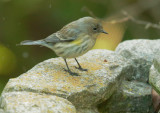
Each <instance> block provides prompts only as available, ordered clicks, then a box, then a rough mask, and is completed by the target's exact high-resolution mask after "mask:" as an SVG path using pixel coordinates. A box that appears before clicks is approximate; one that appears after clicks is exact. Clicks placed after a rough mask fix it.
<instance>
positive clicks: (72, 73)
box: [64, 69, 79, 76]
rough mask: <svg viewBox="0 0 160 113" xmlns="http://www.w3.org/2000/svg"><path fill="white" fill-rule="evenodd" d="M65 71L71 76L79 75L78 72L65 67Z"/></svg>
mask: <svg viewBox="0 0 160 113" xmlns="http://www.w3.org/2000/svg"><path fill="white" fill-rule="evenodd" d="M64 70H65V71H66V72H68V73H69V74H70V75H72V76H79V74H78V73H74V72H72V71H70V70H66V69H64Z"/></svg>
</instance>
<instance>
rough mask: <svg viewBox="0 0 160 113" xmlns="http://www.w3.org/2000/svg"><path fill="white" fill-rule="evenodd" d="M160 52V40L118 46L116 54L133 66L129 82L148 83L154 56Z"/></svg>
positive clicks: (124, 43) (130, 41) (132, 42)
mask: <svg viewBox="0 0 160 113" xmlns="http://www.w3.org/2000/svg"><path fill="white" fill-rule="evenodd" d="M159 51H160V40H143V39H139V40H129V41H124V42H122V43H120V44H119V45H118V47H117V48H116V52H117V53H118V54H120V55H122V56H123V57H124V58H126V59H127V60H128V63H129V64H131V65H132V68H131V69H130V75H129V76H128V75H127V76H126V79H128V80H138V81H142V82H146V81H147V80H148V75H149V69H150V67H151V65H152V61H153V58H154V56H155V55H156V54H157V53H158V52H159Z"/></svg>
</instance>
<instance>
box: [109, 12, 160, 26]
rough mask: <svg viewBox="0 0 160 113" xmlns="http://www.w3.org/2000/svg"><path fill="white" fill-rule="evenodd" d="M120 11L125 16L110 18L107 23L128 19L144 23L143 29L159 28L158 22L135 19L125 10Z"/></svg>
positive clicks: (121, 21)
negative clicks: (117, 18) (116, 18)
mask: <svg viewBox="0 0 160 113" xmlns="http://www.w3.org/2000/svg"><path fill="white" fill-rule="evenodd" d="M122 13H123V15H124V16H125V17H123V18H122V19H119V20H112V21H110V22H109V23H112V24H115V23H123V22H126V21H129V20H130V21H132V22H134V23H136V24H140V25H144V26H145V29H148V28H156V29H160V25H159V24H154V23H151V22H147V21H142V20H137V19H135V18H134V17H133V16H131V15H129V14H128V13H127V12H126V11H123V12H122Z"/></svg>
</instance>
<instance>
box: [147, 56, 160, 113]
mask: <svg viewBox="0 0 160 113" xmlns="http://www.w3.org/2000/svg"><path fill="white" fill-rule="evenodd" d="M159 55H160V53H157V54H156V56H155V58H154V60H153V65H152V66H151V68H150V74H149V83H150V85H151V86H152V88H153V91H152V96H153V105H154V109H155V110H156V111H157V112H158V111H159V113H160V58H159Z"/></svg>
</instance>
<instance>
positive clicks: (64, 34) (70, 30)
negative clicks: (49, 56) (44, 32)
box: [44, 24, 80, 43]
mask: <svg viewBox="0 0 160 113" xmlns="http://www.w3.org/2000/svg"><path fill="white" fill-rule="evenodd" d="M79 32H80V31H79V30H78V29H76V28H75V26H73V25H72V24H69V25H67V26H65V27H63V28H62V29H61V30H60V31H58V32H56V33H53V34H51V35H50V36H48V37H47V38H45V39H44V40H45V41H46V42H49V43H57V42H71V41H74V40H75V39H77V38H78V35H79Z"/></svg>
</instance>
